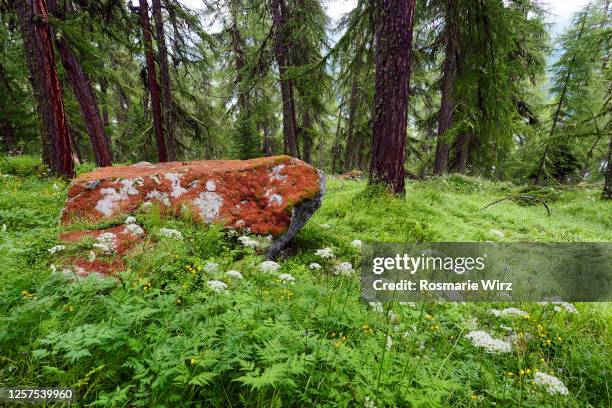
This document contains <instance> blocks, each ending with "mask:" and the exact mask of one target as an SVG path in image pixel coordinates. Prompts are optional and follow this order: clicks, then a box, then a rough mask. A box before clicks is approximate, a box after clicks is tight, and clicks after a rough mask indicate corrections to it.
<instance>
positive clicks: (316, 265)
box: [308, 262, 321, 271]
mask: <svg viewBox="0 0 612 408" xmlns="http://www.w3.org/2000/svg"><path fill="white" fill-rule="evenodd" d="M308 268H310V269H312V270H313V271H316V270H319V269H321V265H319V264H318V263H316V262H313V263H311V264H310V265H308Z"/></svg>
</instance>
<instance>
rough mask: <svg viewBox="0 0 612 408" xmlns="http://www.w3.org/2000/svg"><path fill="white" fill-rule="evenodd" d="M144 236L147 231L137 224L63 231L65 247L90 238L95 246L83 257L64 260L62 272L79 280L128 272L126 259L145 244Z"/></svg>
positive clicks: (62, 236)
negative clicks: (125, 257)
mask: <svg viewBox="0 0 612 408" xmlns="http://www.w3.org/2000/svg"><path fill="white" fill-rule="evenodd" d="M134 226H137V227H138V229H137V228H134ZM143 235H144V230H142V229H141V228H140V227H139V226H138V225H137V224H121V225H118V226H115V227H111V228H106V229H102V230H84V231H70V232H64V233H62V234H60V236H59V239H60V241H61V242H62V243H64V244H77V243H81V242H83V241H85V240H88V239H89V240H91V241H93V245H92V249H91V250H90V251H88V252H84V253H83V255H82V256H76V257H68V258H64V259H62V260H61V264H62V271H63V272H64V273H65V274H67V275H75V276H76V277H84V276H87V275H90V274H98V275H100V276H111V275H114V274H115V273H116V272H118V271H122V270H124V269H125V265H124V263H123V257H124V256H125V255H127V253H128V252H129V251H131V250H132V249H133V248H134V246H136V244H138V243H140V242H142V236H143Z"/></svg>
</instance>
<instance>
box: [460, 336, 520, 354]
mask: <svg viewBox="0 0 612 408" xmlns="http://www.w3.org/2000/svg"><path fill="white" fill-rule="evenodd" d="M465 337H467V338H468V339H469V340H470V341H471V342H472V344H473V345H474V346H476V347H482V348H484V349H485V351H486V352H487V353H491V354H498V353H507V352H509V351H510V349H511V345H510V343H508V342H506V341H503V340H497V339H494V338H493V337H491V335H490V334H489V333H487V332H484V331H480V330H477V331H472V332H469V333H468V334H467V335H466V336H465Z"/></svg>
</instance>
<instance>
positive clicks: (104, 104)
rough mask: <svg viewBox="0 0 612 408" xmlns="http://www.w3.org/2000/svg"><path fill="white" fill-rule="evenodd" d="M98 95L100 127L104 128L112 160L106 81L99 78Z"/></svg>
mask: <svg viewBox="0 0 612 408" xmlns="http://www.w3.org/2000/svg"><path fill="white" fill-rule="evenodd" d="M100 93H101V94H102V125H103V126H104V134H105V136H106V144H107V146H108V150H109V151H110V154H111V158H112V157H113V144H112V140H111V136H110V116H109V113H108V80H107V79H106V78H104V77H101V78H100Z"/></svg>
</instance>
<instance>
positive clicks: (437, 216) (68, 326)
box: [0, 166, 612, 407]
mask: <svg viewBox="0 0 612 408" xmlns="http://www.w3.org/2000/svg"><path fill="white" fill-rule="evenodd" d="M23 167H25V169H22V170H21V171H20V172H19V175H14V174H9V173H10V170H9V169H7V168H6V167H4V166H3V167H2V172H3V173H2V175H1V176H0V190H1V192H2V194H1V196H0V227H1V228H2V232H1V233H0V259H1V260H0V262H1V263H2V269H1V271H0V284H1V289H0V387H35V386H39V387H42V386H44V387H73V388H75V390H76V393H77V397H76V403H75V405H77V406H85V405H87V406H103V407H122V406H142V407H175V406H205V407H230V406H249V407H280V406H296V407H298V406H339V407H354V406H366V407H374V406H376V407H385V406H453V407H474V406H505V407H511V406H512V407H514V406H524V407H529V406H530V407H535V406H537V407H542V406H544V407H545V406H549V407H553V406H554V407H557V406H567V407H584V406H589V405H590V406H602V407H603V406H609V405H610V402H611V401H610V389H609V379H610V376H611V369H612V367H611V361H612V359H611V358H610V346H611V344H610V343H611V339H610V333H609V327H610V320H611V316H612V315H611V313H610V306H609V305H608V304H577V305H575V307H576V309H574V308H573V307H572V305H563V307H561V306H558V305H541V304H531V303H522V304H512V305H510V304H508V305H504V304H455V303H420V304H399V303H394V304H385V305H381V304H366V303H363V302H361V301H360V300H359V276H358V273H357V272H356V271H352V269H351V268H349V267H347V265H346V264H342V263H343V262H349V263H350V265H351V266H352V267H353V268H355V269H356V268H357V265H358V262H359V248H358V246H359V242H356V241H355V240H361V241H363V242H366V241H390V242H391V241H396V242H404V241H481V240H494V241H504V240H505V241H521V240H533V241H610V240H612V211H610V208H611V207H610V203H607V202H603V201H599V200H598V199H597V198H598V195H599V191H600V188H599V186H593V188H592V189H590V188H589V187H588V186H587V187H583V188H581V189H563V190H560V189H557V190H555V189H551V191H547V192H546V193H547V194H548V195H549V196H554V197H555V200H554V202H553V200H550V201H551V202H550V203H549V205H550V206H551V209H552V215H551V217H547V216H546V212H545V209H544V208H542V207H541V206H526V205H518V204H517V203H514V202H501V203H499V204H496V205H494V206H492V207H489V208H488V209H486V210H481V208H483V207H484V206H486V205H487V204H488V203H490V202H492V201H494V200H495V199H498V198H501V197H503V196H507V195H511V194H514V193H519V192H520V189H521V187H518V186H514V185H512V184H502V183H493V182H488V181H484V180H479V179H474V178H467V177H459V176H449V177H446V178H441V179H439V180H435V181H433V180H432V181H423V182H413V183H410V184H409V187H408V193H407V198H406V199H405V200H400V199H395V198H390V197H387V196H385V195H384V194H360V193H361V192H362V191H363V190H364V184H363V183H360V182H341V181H339V180H336V179H333V178H332V179H331V180H330V181H329V183H328V193H327V195H326V197H325V200H324V204H323V207H322V208H321V209H320V210H319V211H318V212H317V213H316V215H315V216H314V217H313V219H311V220H310V221H309V223H308V224H307V225H306V227H305V228H304V229H303V230H302V231H301V232H300V234H299V235H298V237H297V238H296V239H295V240H294V242H293V244H292V248H291V250H292V252H293V255H292V256H291V257H289V258H286V259H282V260H279V261H278V268H277V265H275V264H270V263H268V264H263V265H262V263H263V262H264V261H265V260H266V259H265V256H264V255H263V250H262V249H260V248H259V246H260V245H259V243H257V244H256V243H254V242H253V241H249V240H246V239H242V240H239V239H238V238H240V237H238V236H236V235H232V234H231V233H228V232H227V231H225V230H223V229H221V228H218V227H211V228H208V227H204V226H202V225H200V224H197V223H193V222H191V221H189V220H185V219H182V220H164V219H162V218H161V217H159V216H158V214H156V212H155V211H153V212H151V213H139V214H136V222H137V223H138V224H139V225H141V226H142V227H143V228H144V229H145V231H147V239H146V240H144V241H143V242H142V243H140V244H138V246H137V247H136V248H135V249H134V250H133V251H132V252H131V254H130V256H129V259H128V260H127V261H126V265H127V269H126V271H125V272H123V273H122V274H121V276H120V279H100V278H96V277H95V276H90V277H88V278H87V279H79V280H76V281H75V280H74V279H71V278H70V277H66V276H64V274H62V273H53V272H52V264H53V263H54V262H57V258H58V255H59V254H51V253H49V251H48V249H49V248H51V247H53V246H54V245H57V244H58V243H59V242H58V240H57V234H58V232H60V231H62V230H63V229H62V227H59V226H58V223H57V219H58V214H59V212H60V210H61V208H62V205H63V201H64V199H65V195H66V191H65V189H66V185H65V183H64V182H63V181H62V180H59V179H50V178H45V177H46V176H45V175H44V171H42V172H35V171H28V170H27V167H28V166H23ZM162 228H168V229H173V230H176V231H179V232H180V236H178V235H176V234H174V235H173V234H171V233H167V231H166V230H164V231H166V232H162V233H160V231H162V230H161V229H162ZM324 248H328V249H326V250H325V251H319V250H320V249H324ZM77 250H82V248H77V247H70V246H69V245H67V246H66V248H65V249H63V251H62V252H65V253H70V251H77ZM317 251H319V252H318V254H319V255H316V254H317ZM330 254H331V255H333V256H331V255H330ZM317 265H318V266H319V267H320V268H317ZM341 265H343V266H341ZM228 271H238V272H239V273H236V272H232V273H229V274H228V273H227V272H228ZM214 282H217V283H214ZM510 306H512V307H514V308H516V309H508V308H509V307H510ZM492 309H495V310H493V311H492ZM499 310H506V312H504V313H500V312H498V311H499ZM483 332H486V333H488V334H490V336H492V339H502V340H506V341H507V342H508V343H511V344H512V347H511V349H510V350H509V351H503V350H497V351H496V350H495V347H494V345H495V344H494V343H491V341H490V340H487V339H486V336H484V335H482V333H483ZM479 333H480V334H479ZM468 335H469V336H468ZM483 336H484V342H483ZM502 340H500V341H502ZM487 341H488V342H489V343H487ZM549 376H552V377H549ZM550 378H556V379H558V380H559V381H560V382H561V383H562V384H561V385H558V384H557V385H556V386H555V384H552V385H551V382H550V381H551V380H550ZM547 381H548V382H547ZM555 387H556V388H555ZM563 388H565V391H566V392H564V389H563ZM56 405H57V406H62V403H57V404H56ZM64 405H67V404H64Z"/></svg>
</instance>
